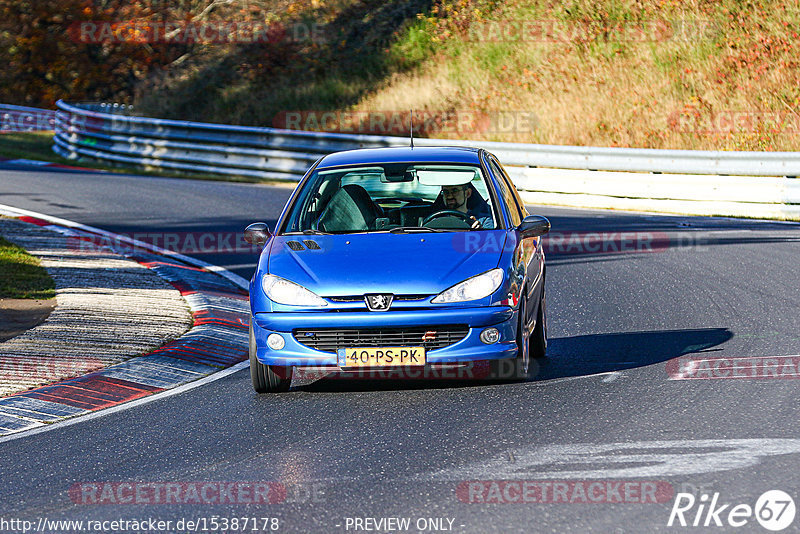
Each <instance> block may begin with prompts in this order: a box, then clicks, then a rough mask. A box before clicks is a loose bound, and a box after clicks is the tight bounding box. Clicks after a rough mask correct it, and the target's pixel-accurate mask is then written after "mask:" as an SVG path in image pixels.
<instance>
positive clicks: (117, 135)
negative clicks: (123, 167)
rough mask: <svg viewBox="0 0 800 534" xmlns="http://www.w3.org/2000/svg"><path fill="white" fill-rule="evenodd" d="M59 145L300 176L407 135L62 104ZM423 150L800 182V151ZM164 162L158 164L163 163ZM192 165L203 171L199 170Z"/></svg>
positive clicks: (517, 161) (172, 163)
mask: <svg viewBox="0 0 800 534" xmlns="http://www.w3.org/2000/svg"><path fill="white" fill-rule="evenodd" d="M57 105H58V109H59V111H58V113H57V118H56V139H57V140H56V143H57V145H58V147H59V149H58V150H59V152H60V153H61V154H62V155H64V154H66V155H68V157H76V156H79V155H82V156H89V157H95V158H100V159H107V160H110V161H124V162H128V163H137V162H138V163H141V164H145V165H153V166H163V167H172V168H184V169H187V170H203V171H209V172H213V171H211V169H213V168H217V167H218V171H219V172H221V173H225V174H229V173H231V169H235V170H237V171H240V170H248V171H254V172H255V173H256V175H259V174H258V173H259V172H269V173H279V174H288V175H291V176H287V177H292V176H296V175H297V174H298V173H302V172H303V171H304V170H305V168H307V167H308V165H309V164H310V162H313V161H314V160H315V159H317V158H318V157H319V156H321V155H324V154H327V153H330V152H334V151H337V150H348V149H353V148H365V147H383V146H399V145H406V144H408V140H407V139H406V138H404V137H381V136H374V135H350V134H340V133H325V132H304V131H296V130H281V129H276V128H257V127H243V126H228V125H223V124H212V123H200V122H189V121H174V120H164V119H152V118H147V117H135V116H129V115H123V113H125V112H126V111H130V109H129V108H126V107H125V106H117V105H107V104H106V105H103V104H67V103H66V102H63V101H59V102H58V104H57ZM415 143H416V144H417V145H419V146H426V145H427V146H435V145H442V144H447V145H455V146H481V147H484V148H486V149H487V150H490V151H491V152H493V153H494V154H495V155H497V156H498V157H499V158H500V160H501V161H502V162H503V163H504V164H506V165H517V166H523V167H552V168H561V169H583V170H606V171H632V172H660V173H676V174H713V175H746V176H792V177H794V176H800V152H722V151H701V150H656V149H640V148H599V147H578V146H559V145H532V144H521V143H496V142H483V141H452V140H446V141H445V140H437V139H416V140H415ZM159 162H160V163H159ZM193 165H199V166H200V167H202V169H201V168H197V169H195V168H194V167H193Z"/></svg>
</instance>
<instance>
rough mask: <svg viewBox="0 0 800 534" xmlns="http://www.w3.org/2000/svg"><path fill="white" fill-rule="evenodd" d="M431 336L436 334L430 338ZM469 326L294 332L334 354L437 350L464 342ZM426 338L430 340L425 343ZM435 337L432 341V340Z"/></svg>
mask: <svg viewBox="0 0 800 534" xmlns="http://www.w3.org/2000/svg"><path fill="white" fill-rule="evenodd" d="M431 332H435V335H434V336H431ZM468 333H469V327H468V326H467V325H441V326H431V327H425V326H414V327H408V328H361V329H338V328H337V329H334V328H331V329H327V328H326V329H322V328H315V329H309V330H295V331H294V337H295V339H297V341H298V342H300V343H301V344H303V345H305V346H306V347H309V348H312V349H315V350H320V351H322V352H333V353H335V352H336V351H337V350H338V349H347V348H350V347H420V346H421V347H425V349H426V350H435V349H441V348H444V347H447V346H448V345H452V344H453V343H456V342H457V341H461V340H462V339H464V338H465V337H466V336H467V334H468ZM423 336H425V337H426V338H428V340H427V341H423ZM431 337H433V339H430V338H431Z"/></svg>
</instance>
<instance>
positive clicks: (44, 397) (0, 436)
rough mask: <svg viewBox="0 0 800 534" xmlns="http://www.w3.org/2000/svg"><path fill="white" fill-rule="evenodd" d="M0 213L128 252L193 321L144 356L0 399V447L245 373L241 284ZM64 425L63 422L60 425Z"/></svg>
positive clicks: (171, 257) (141, 247) (83, 231)
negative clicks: (182, 303)
mask: <svg viewBox="0 0 800 534" xmlns="http://www.w3.org/2000/svg"><path fill="white" fill-rule="evenodd" d="M0 214H3V215H7V216H11V217H16V218H19V219H21V220H23V221H26V222H30V223H33V224H37V225H40V226H44V227H46V228H48V229H51V230H54V231H56V232H60V233H63V234H66V235H69V236H70V237H73V238H77V239H81V240H84V241H85V242H87V243H88V246H95V245H93V244H92V243H96V242H97V236H103V237H109V238H112V241H113V242H116V243H122V244H125V245H130V246H131V248H130V249H129V250H128V251H126V252H125V253H124V255H126V256H127V257H129V258H132V259H134V260H136V261H138V262H139V263H141V264H142V265H145V266H146V267H148V268H150V269H152V270H153V271H155V272H156V273H157V274H158V275H159V276H161V277H162V278H164V279H166V280H167V281H168V282H170V283H171V284H172V285H173V286H175V287H176V288H177V289H178V290H180V292H181V294H182V295H183V296H184V298H185V299H186V301H187V303H188V304H189V308H190V310H191V312H192V317H193V320H194V325H193V327H192V328H191V329H190V330H189V331H188V332H187V333H186V334H184V335H183V336H181V337H180V338H178V339H176V340H174V341H172V342H170V343H168V344H167V345H165V346H163V347H160V348H158V349H156V350H154V351H152V352H150V353H148V354H146V355H144V356H138V357H135V358H132V359H130V360H127V361H125V362H122V363H119V364H116V365H112V366H110V367H106V368H104V369H101V370H99V371H96V372H93V373H90V374H88V375H84V376H81V377H78V378H74V379H70V380H66V381H62V382H58V383H55V384H51V385H47V386H43V387H40V388H36V389H33V390H28V391H24V392H21V393H18V394H15V395H12V396H10V397H6V398H2V399H0V443H2V442H3V441H8V440H9V439H15V438H17V437H22V436H23V435H30V434H32V433H38V432H42V431H46V430H50V429H52V428H58V427H59V426H64V425H66V424H74V423H76V422H79V421H83V420H86V419H89V418H94V417H98V416H101V415H106V414H108V413H113V412H116V411H119V410H121V409H127V408H130V407H133V406H138V405H140V404H143V403H144V402H151V401H153V400H157V399H158V398H162V397H164V396H168V395H174V394H177V393H180V392H182V391H185V390H187V389H191V388H194V387H198V386H201V385H203V384H206V383H208V382H211V381H213V380H217V379H219V378H223V377H224V376H227V375H228V374H231V373H233V372H236V371H238V370H240V369H244V368H246V367H247V365H248V362H247V338H248V319H249V314H250V310H249V302H248V293H247V288H248V286H249V284H248V282H247V281H246V280H245V279H244V278H242V277H240V276H237V275H235V274H233V273H230V272H228V271H226V270H225V269H222V268H221V267H217V266H213V265H210V264H208V263H206V262H203V261H201V260H196V259H194V258H189V257H186V256H183V255H181V254H177V253H174V252H171V251H167V250H164V249H161V248H159V247H156V246H153V245H150V244H147V243H143V242H140V241H136V240H133V239H130V238H127V237H125V236H120V235H117V234H113V233H111V232H107V231H105V230H100V229H98V228H93V227H90V226H86V225H82V224H79V223H75V222H72V221H67V220H64V219H59V218H56V217H50V216H47V215H44V214H40V213H36V212H31V211H28V210H21V209H18V208H14V207H11V206H5V205H2V204H0ZM105 246H108V245H105ZM112 251H113V250H112ZM114 252H117V251H114ZM120 253H121V252H120ZM65 418H69V419H66V420H65V421H62V420H64V419H65ZM53 423H55V424H53ZM21 433H22V434H21Z"/></svg>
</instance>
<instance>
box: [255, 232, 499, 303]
mask: <svg viewBox="0 0 800 534" xmlns="http://www.w3.org/2000/svg"><path fill="white" fill-rule="evenodd" d="M505 240H506V232H505V230H486V231H478V232H443V233H433V232H431V233H427V232H426V233H410V234H390V233H372V234H350V235H312V236H297V235H291V236H276V237H274V238H273V239H272V243H271V246H270V248H269V255H270V256H269V264H268V270H269V272H270V273H271V274H274V275H276V276H280V277H281V278H286V279H287V280H291V281H293V282H296V283H298V284H300V285H302V286H304V287H306V288H308V289H310V290H311V291H313V292H314V293H316V294H318V295H320V296H323V297H333V296H348V295H363V294H364V293H393V294H396V295H402V294H406V295H408V294H414V295H432V294H436V293H439V292H441V291H443V290H445V289H447V288H448V287H450V286H452V285H455V284H457V283H458V282H461V281H462V280H465V279H467V278H469V277H471V276H475V275H477V274H480V273H482V272H485V271H488V270H489V269H493V268H495V267H497V263H498V261H499V260H500V255H501V252H502V250H503V245H504V243H505ZM292 242H293V243H292ZM300 247H302V249H300ZM315 247H319V248H318V249H317V248H315Z"/></svg>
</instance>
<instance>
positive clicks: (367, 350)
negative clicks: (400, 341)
mask: <svg viewBox="0 0 800 534" xmlns="http://www.w3.org/2000/svg"><path fill="white" fill-rule="evenodd" d="M337 357H338V361H339V367H396V366H408V365H425V347H380V348H378V347H353V348H349V349H339V350H338V351H337Z"/></svg>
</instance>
